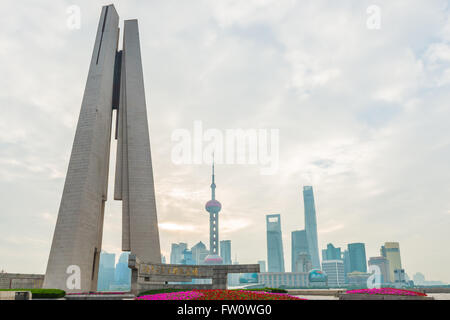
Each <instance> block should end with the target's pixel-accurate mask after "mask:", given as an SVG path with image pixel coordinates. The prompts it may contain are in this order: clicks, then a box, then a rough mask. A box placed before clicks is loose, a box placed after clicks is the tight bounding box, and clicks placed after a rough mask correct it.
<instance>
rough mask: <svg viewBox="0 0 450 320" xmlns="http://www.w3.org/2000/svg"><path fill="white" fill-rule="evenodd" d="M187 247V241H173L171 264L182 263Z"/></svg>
mask: <svg viewBox="0 0 450 320" xmlns="http://www.w3.org/2000/svg"><path fill="white" fill-rule="evenodd" d="M186 249H187V243H184V242H180V243H172V246H171V250H170V264H181V261H182V260H183V251H184V250H186Z"/></svg>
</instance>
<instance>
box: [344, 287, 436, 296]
mask: <svg viewBox="0 0 450 320" xmlns="http://www.w3.org/2000/svg"><path fill="white" fill-rule="evenodd" d="M346 293H347V294H371V295H392V296H421V297H426V296H427V295H426V294H425V293H422V292H417V291H410V290H404V289H395V288H379V289H378V288H374V289H359V290H349V291H347V292H346Z"/></svg>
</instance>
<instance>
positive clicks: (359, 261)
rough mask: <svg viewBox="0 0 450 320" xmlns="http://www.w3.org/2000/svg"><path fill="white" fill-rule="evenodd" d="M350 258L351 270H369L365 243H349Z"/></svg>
mask: <svg viewBox="0 0 450 320" xmlns="http://www.w3.org/2000/svg"><path fill="white" fill-rule="evenodd" d="M348 255H349V258H350V272H354V271H358V272H364V273H365V272H367V259H366V246H365V245H364V243H350V244H349V245H348Z"/></svg>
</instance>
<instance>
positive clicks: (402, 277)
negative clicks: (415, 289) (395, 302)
mask: <svg viewBox="0 0 450 320" xmlns="http://www.w3.org/2000/svg"><path fill="white" fill-rule="evenodd" d="M394 282H395V283H396V284H402V283H406V274H405V269H395V270H394Z"/></svg>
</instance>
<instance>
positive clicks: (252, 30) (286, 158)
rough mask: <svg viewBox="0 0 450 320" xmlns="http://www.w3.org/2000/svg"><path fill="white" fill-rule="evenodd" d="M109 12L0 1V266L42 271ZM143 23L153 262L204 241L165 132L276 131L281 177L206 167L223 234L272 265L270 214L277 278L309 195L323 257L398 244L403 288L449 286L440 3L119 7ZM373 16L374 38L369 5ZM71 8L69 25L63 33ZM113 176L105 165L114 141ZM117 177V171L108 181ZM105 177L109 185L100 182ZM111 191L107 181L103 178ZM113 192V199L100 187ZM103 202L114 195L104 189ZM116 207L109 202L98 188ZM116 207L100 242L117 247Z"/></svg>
mask: <svg viewBox="0 0 450 320" xmlns="http://www.w3.org/2000/svg"><path fill="white" fill-rule="evenodd" d="M109 3H110V2H104V1H93V0H86V1H50V0H48V1H42V0H41V1H13V0H7V1H2V17H1V19H0V30H1V32H0V60H1V64H0V71H1V75H2V76H1V77H0V88H1V89H0V108H1V113H0V199H1V209H0V212H1V214H0V235H1V236H0V269H4V270H6V271H8V272H17V273H20V272H23V273H25V272H26V273H44V272H45V267H46V264H47V259H48V254H49V250H50V244H51V243H50V242H51V239H52V236H53V230H54V227H55V222H56V215H57V212H58V208H59V203H60V199H61V194H62V189H63V185H64V176H65V173H66V170H67V166H68V160H69V157H70V151H71V148H72V142H73V138H74V135H75V128H76V122H77V119H78V114H79V111H80V106H81V100H82V95H83V90H84V86H85V82H86V77H87V72H88V66H89V62H90V58H91V54H92V48H93V44H94V39H95V33H96V28H97V24H98V19H99V16H100V11H101V6H102V5H104V4H109ZM114 4H115V6H116V9H117V11H118V13H119V15H120V17H121V24H122V23H123V19H131V18H137V19H139V27H140V37H141V50H142V58H143V67H144V79H145V86H146V96H147V107H148V114H149V126H150V139H151V148H152V157H153V169H154V176H155V188H156V198H157V199H156V200H157V208H158V219H159V222H160V237H161V245H162V248H161V249H162V252H163V254H164V255H165V256H166V257H167V258H168V257H169V256H170V244H171V243H173V242H180V241H182V242H188V244H189V246H192V245H194V244H195V243H196V242H198V241H200V240H201V241H203V242H204V243H207V244H209V241H208V234H209V233H208V228H209V220H208V214H207V212H206V211H205V210H204V204H205V202H206V201H207V200H209V199H210V188H209V186H210V167H209V165H208V164H200V165H176V164H174V163H173V161H172V158H171V152H172V149H173V147H174V145H175V143H174V142H173V141H172V140H171V135H172V133H173V132H174V131H175V130H177V129H187V130H190V131H192V130H193V125H194V121H196V120H199V121H202V124H203V127H204V129H210V128H211V129H218V130H220V131H221V132H225V130H227V129H238V128H242V129H254V130H257V129H279V170H278V171H277V172H276V173H275V174H273V175H262V174H261V170H260V169H261V166H258V165H237V164H234V165H232V164H223V165H217V166H216V184H217V190H216V195H217V199H218V200H219V201H221V203H222V211H221V213H220V237H221V239H230V240H231V241H232V258H233V259H234V258H235V256H237V260H238V261H239V262H240V263H254V262H256V261H257V260H261V259H262V260H267V252H266V235H265V215H267V214H273V213H280V214H281V221H282V231H283V241H284V255H285V265H286V266H287V270H290V259H291V257H290V250H291V245H290V236H291V234H290V233H291V232H292V231H293V230H299V229H302V228H303V227H304V216H303V199H302V187H303V186H304V185H312V186H313V187H314V192H315V197H316V209H317V221H318V235H319V248H320V249H322V248H324V247H325V246H326V244H327V243H330V242H331V243H333V244H334V245H335V246H341V247H344V246H345V247H346V245H347V243H351V242H364V243H366V251H367V257H368V258H369V257H371V256H377V255H379V248H380V246H381V245H382V244H383V243H384V242H385V241H398V242H400V249H401V257H402V263H403V267H404V268H405V269H406V272H407V273H408V274H409V275H410V276H411V277H412V275H413V274H414V273H416V272H419V271H420V272H423V273H424V274H425V276H426V278H427V279H428V280H442V281H446V282H450V273H449V272H448V266H449V265H450V252H449V249H448V246H449V242H450V232H449V230H450V197H449V194H450V187H449V186H450V170H449V163H450V134H449V119H450V103H449V101H450V90H449V89H450V7H449V1H444V0H427V1H425V0H420V1H419V0H418V1H413V0H395V1H390V0H386V1H376V2H375V1H362V0H354V1H333V0H329V1H317V0H314V1H294V0H286V1H284V0H246V1H237V0H235V1H228V0H218V1H207V0H203V1H202V0H191V1H178V0H164V1H162V0H158V1H154V0H153V1H129V0H127V1H115V3H114ZM372 4H376V5H378V6H379V8H380V9H381V24H380V27H381V28H380V29H369V28H368V27H367V19H368V18H369V17H370V16H371V15H370V14H367V11H366V10H367V8H368V7H369V6H370V5H372ZM72 5H77V6H79V8H80V10H81V11H80V12H81V20H80V28H79V29H76V28H75V29H73V28H72V29H71V28H69V27H68V25H67V19H68V18H69V14H68V13H67V9H68V8H69V7H70V6H72ZM112 149H113V155H112V157H111V168H114V156H115V152H114V149H115V143H113V147H112ZM111 171H112V170H111ZM111 174H113V172H111ZM111 181H112V180H111ZM110 187H112V186H110ZM110 190H111V189H110ZM110 194H111V193H110ZM120 230H121V203H120V202H118V201H113V200H111V199H110V201H109V202H108V205H107V213H106V216H105V227H104V238H103V239H104V246H103V249H104V250H106V251H108V252H115V253H119V252H120V244H121V232H120Z"/></svg>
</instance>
